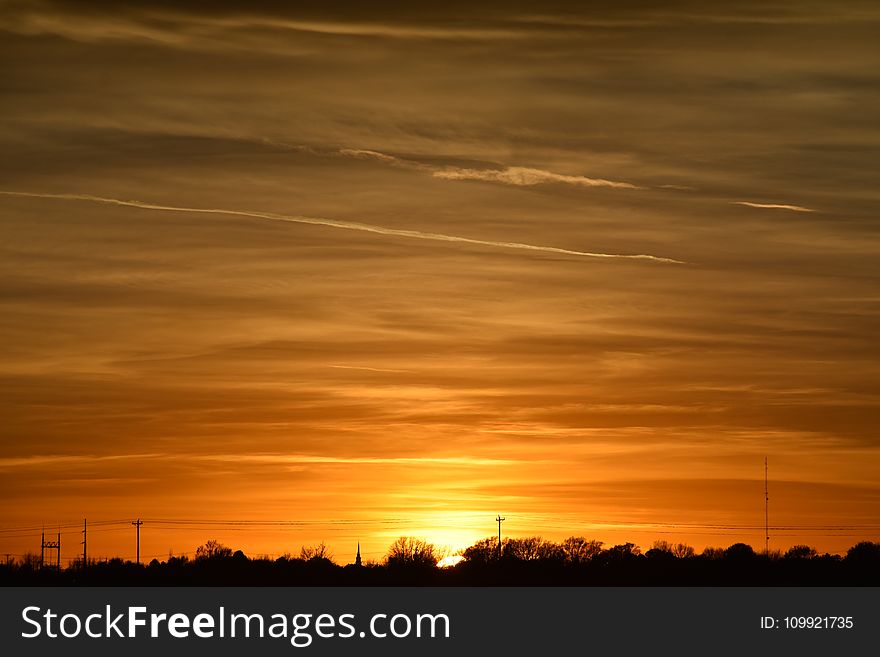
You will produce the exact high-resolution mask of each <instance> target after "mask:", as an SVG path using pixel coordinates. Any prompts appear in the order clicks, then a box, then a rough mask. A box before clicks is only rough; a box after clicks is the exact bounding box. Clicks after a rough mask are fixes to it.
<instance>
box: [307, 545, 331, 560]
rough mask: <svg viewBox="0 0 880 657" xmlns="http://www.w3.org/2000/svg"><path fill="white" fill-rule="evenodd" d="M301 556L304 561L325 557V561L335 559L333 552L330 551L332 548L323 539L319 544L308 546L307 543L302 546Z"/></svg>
mask: <svg viewBox="0 0 880 657" xmlns="http://www.w3.org/2000/svg"><path fill="white" fill-rule="evenodd" d="M299 558H300V559H302V560H303V561H312V560H313V559H314V560H319V559H323V560H324V561H333V553H332V552H330V549H329V548H328V547H327V545H326V544H325V543H324V541H321V542H320V543H318V544H317V545H312V546H309V547H306V546H305V545H303V546H302V548H300V551H299Z"/></svg>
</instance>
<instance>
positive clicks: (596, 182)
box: [434, 167, 638, 189]
mask: <svg viewBox="0 0 880 657" xmlns="http://www.w3.org/2000/svg"><path fill="white" fill-rule="evenodd" d="M434 177H435V178H444V179H446V180H485V181H487V182H498V183H503V184H505V185H516V186H518V187H530V186H532V185H540V184H542V183H563V184H566V185H576V186H579V187H614V188H618V189H638V187H637V186H636V185H633V184H631V183H627V182H618V181H615V180H605V179H603V178H586V177H585V176H567V175H564V174H561V173H553V172H552V171H544V170H542V169H530V168H528V167H507V168H506V169H460V168H457V167H451V168H446V169H443V170H440V171H435V172H434Z"/></svg>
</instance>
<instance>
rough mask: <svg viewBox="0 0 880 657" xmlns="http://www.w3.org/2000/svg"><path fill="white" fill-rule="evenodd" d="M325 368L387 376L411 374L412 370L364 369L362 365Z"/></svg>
mask: <svg viewBox="0 0 880 657" xmlns="http://www.w3.org/2000/svg"><path fill="white" fill-rule="evenodd" d="M327 367H332V368H333V369H336V370H360V371H363V372H380V373H387V374H408V373H410V372H412V370H393V369H388V368H386V367H365V366H362V365H328V366H327Z"/></svg>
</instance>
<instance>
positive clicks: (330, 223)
mask: <svg viewBox="0 0 880 657" xmlns="http://www.w3.org/2000/svg"><path fill="white" fill-rule="evenodd" d="M0 194H2V195H4V196H17V197H26V198H45V199H59V200H67V201H88V202H91V203H104V204H107V205H120V206H125V207H131V208H139V209H141V210H158V211H161V212H188V213H196V214H222V215H231V216H237V217H253V218H256V219H268V220H270V221H284V222H289V223H295V224H308V225H312V226H327V227H329V228H339V229H342V230H354V231H361V232H366V233H374V234H377V235H387V236H390V237H405V238H411V239H419V240H430V241H436V242H454V243H459V244H474V245H477V246H488V247H492V248H499V249H516V250H523V251H534V252H538V253H553V254H559V255H569V256H576V257H582V258H607V259H631V260H651V261H654V262H663V263H669V264H685V263H683V262H682V261H680V260H674V259H672V258H664V257H661V256H655V255H647V254H621V253H596V252H590V251H576V250H573V249H563V248H558V247H555V246H540V245H535V244H525V243H521V242H505V241H495V240H481V239H475V238H471V237H461V236H458V235H445V234H443V233H431V232H423V231H418V230H405V229H399V228H387V227H384V226H376V225H373V224H362V223H358V222H353V221H339V220H336V219H324V218H321V217H304V216H299V215H285V214H276V213H273V212H254V211H249V210H226V209H221V208H191V207H180V206H175V205H159V204H155V203H147V202H144V201H137V200H122V199H117V198H106V197H102V196H92V195H89V194H48V193H36V192H18V191H6V190H0Z"/></svg>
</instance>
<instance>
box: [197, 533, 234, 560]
mask: <svg viewBox="0 0 880 657" xmlns="http://www.w3.org/2000/svg"><path fill="white" fill-rule="evenodd" d="M231 556H232V548H228V547H226V546H225V545H223V543H221V542H220V541H216V540H214V539H213V538H212V539H211V540H210V541H208V542H207V543H205V544H204V545H200V546H199V547H197V548H196V559H198V560H201V559H215V558H217V559H222V558H225V557H231Z"/></svg>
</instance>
